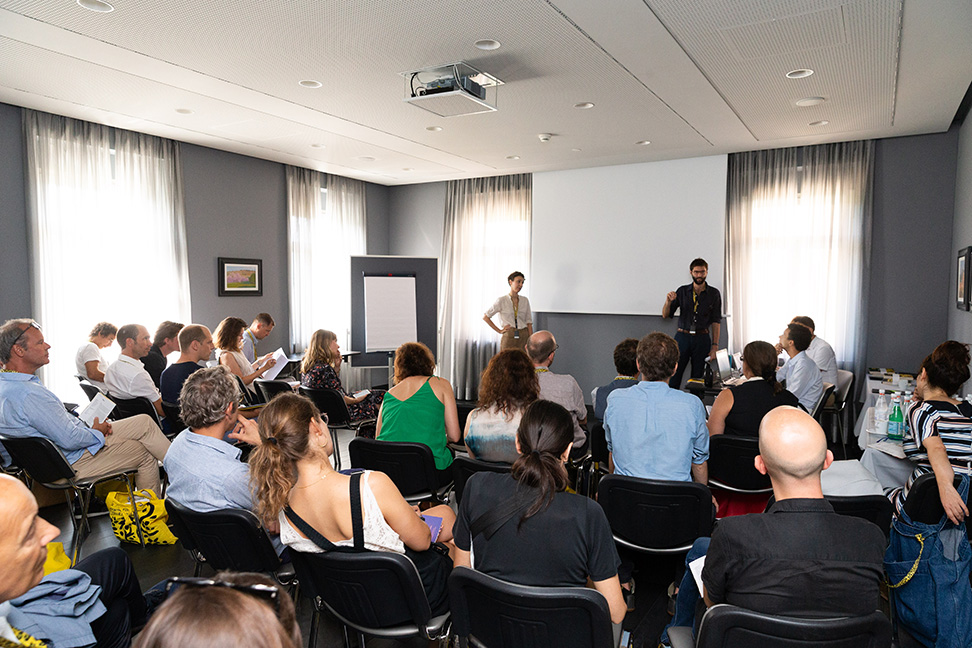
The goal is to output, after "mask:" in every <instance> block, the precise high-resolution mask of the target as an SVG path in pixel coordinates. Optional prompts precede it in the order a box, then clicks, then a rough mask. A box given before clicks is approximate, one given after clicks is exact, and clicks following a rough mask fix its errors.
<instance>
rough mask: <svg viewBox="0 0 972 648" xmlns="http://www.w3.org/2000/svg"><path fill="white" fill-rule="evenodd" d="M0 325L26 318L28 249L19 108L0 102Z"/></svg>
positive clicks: (27, 310)
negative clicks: (14, 319)
mask: <svg viewBox="0 0 972 648" xmlns="http://www.w3.org/2000/svg"><path fill="white" fill-rule="evenodd" d="M0 241H3V247H2V248H0V250H2V251H0V277H4V280H3V288H2V289H0V322H4V321H6V320H8V319H10V318H12V317H29V316H30V315H31V309H30V301H31V300H30V282H29V281H28V280H27V273H28V269H29V268H30V255H29V250H30V246H29V245H28V243H27V200H26V196H25V194H24V135H23V127H22V126H21V120H20V108H16V107H14V106H8V105H7V104H2V103H0Z"/></svg>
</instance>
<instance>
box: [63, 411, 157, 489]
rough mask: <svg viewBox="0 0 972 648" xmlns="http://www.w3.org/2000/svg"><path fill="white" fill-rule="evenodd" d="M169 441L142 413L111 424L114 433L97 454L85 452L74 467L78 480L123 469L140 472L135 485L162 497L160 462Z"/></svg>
mask: <svg viewBox="0 0 972 648" xmlns="http://www.w3.org/2000/svg"><path fill="white" fill-rule="evenodd" d="M168 449H169V440H168V439H166V438H165V435H164V434H162V430H160V429H159V426H158V425H156V424H155V421H153V420H152V419H151V418H149V416H148V415H147V414H139V415H138V416H132V417H129V418H126V419H122V420H120V421H114V422H112V424H111V434H109V435H108V436H107V437H105V445H104V447H103V448H101V449H100V450H98V452H96V453H95V454H91V453H90V452H88V451H85V453H84V455H82V456H81V458H80V459H78V460H77V461H75V462H74V463H73V464H72V465H71V467H72V468H74V471H75V472H76V473H77V474H78V477H82V478H85V477H97V476H99V475H105V474H110V473H112V472H117V471H121V470H129V469H132V468H137V469H138V474H137V475H136V476H135V484H136V485H137V486H138V488H148V489H151V490H152V491H154V492H155V494H156V495H161V491H160V488H159V487H160V486H161V481H160V480H159V464H158V462H159V461H162V460H163V459H165V453H166V451H168Z"/></svg>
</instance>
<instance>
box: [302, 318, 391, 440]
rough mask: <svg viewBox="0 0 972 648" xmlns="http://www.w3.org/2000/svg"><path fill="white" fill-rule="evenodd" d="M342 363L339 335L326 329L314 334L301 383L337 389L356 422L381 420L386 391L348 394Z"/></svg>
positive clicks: (306, 353) (317, 387)
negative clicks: (345, 389)
mask: <svg viewBox="0 0 972 648" xmlns="http://www.w3.org/2000/svg"><path fill="white" fill-rule="evenodd" d="M342 360H343V358H342V357H341V347H339V346H338V341H337V336H336V335H334V334H333V333H331V332H330V331H325V330H324V329H318V330H316V331H314V334H313V335H311V340H310V344H309V345H308V346H307V350H306V351H305V352H304V357H303V359H302V360H301V361H300V384H301V385H303V386H304V387H311V388H312V389H334V390H336V391H337V392H338V393H339V394H341V397H342V398H344V402H345V404H346V405H347V406H348V413H349V414H351V420H352V421H361V420H363V419H376V418H378V409H379V408H380V407H381V401H382V399H383V398H384V397H385V392H384V390H381V389H372V390H371V393H368V394H363V395H361V396H351V395H350V394H348V392H346V391H344V386H343V385H341V362H342Z"/></svg>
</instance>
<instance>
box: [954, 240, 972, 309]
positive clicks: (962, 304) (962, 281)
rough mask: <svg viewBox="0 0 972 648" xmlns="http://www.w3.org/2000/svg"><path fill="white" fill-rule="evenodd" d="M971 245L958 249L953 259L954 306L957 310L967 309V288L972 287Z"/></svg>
mask: <svg viewBox="0 0 972 648" xmlns="http://www.w3.org/2000/svg"><path fill="white" fill-rule="evenodd" d="M970 270H972V247H967V248H965V249H963V250H959V253H958V258H957V259H956V260H955V285H956V287H957V288H956V291H955V306H956V307H957V308H958V309H959V310H965V311H967V310H969V288H972V285H970V283H972V273H970Z"/></svg>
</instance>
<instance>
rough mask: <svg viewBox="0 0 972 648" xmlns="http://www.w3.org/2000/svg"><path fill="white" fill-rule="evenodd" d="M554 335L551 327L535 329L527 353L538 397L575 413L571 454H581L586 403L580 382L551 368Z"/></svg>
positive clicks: (585, 443)
mask: <svg viewBox="0 0 972 648" xmlns="http://www.w3.org/2000/svg"><path fill="white" fill-rule="evenodd" d="M557 348H558V344H557V339H556V338H554V336H553V333H551V332H550V331H537V332H536V333H534V334H533V335H531V336H530V339H528V340H527V345H526V350H527V355H529V356H530V359H531V360H533V367H534V370H535V371H536V373H537V380H538V381H539V382H540V398H542V399H543V400H548V401H553V402H555V403H557V404H558V405H562V406H563V407H564V409H566V410H567V411H568V412H570V415H571V416H573V417H574V450H573V452H574V456H577V455H579V454H583V452H584V450H586V448H587V432H586V431H584V428H583V427H581V426H582V425H586V424H587V405H585V404H584V394H583V393H582V392H581V388H580V385H578V384H577V381H576V380H574V377H573V376H571V375H570V374H556V373H554V372H552V371H550V365H552V364H553V361H554V356H555V355H557Z"/></svg>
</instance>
